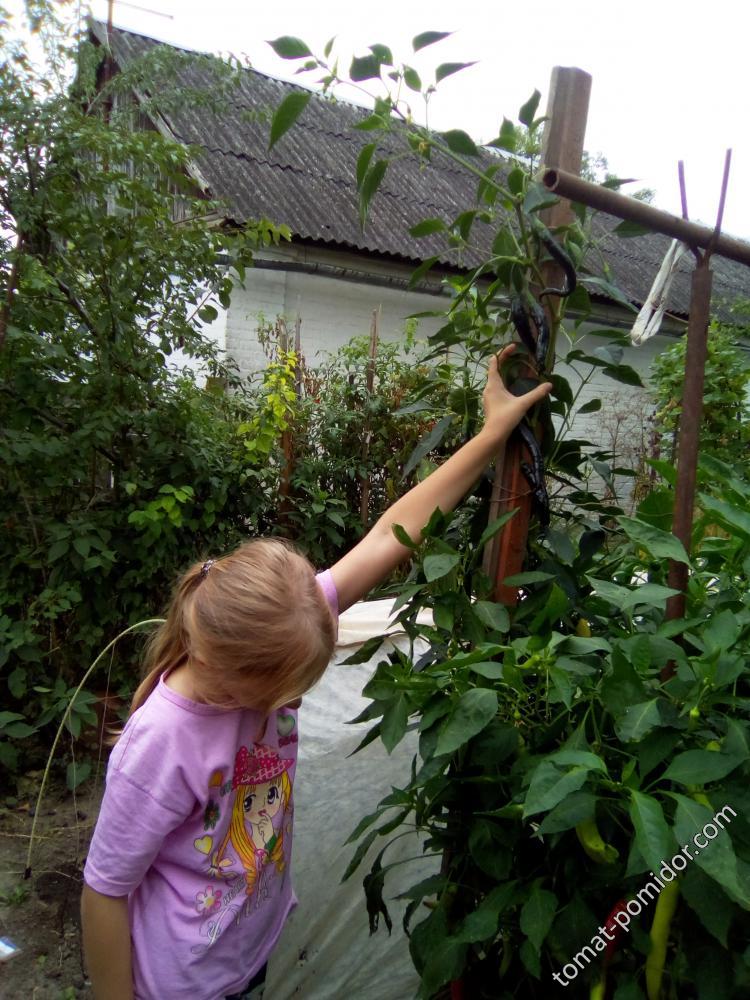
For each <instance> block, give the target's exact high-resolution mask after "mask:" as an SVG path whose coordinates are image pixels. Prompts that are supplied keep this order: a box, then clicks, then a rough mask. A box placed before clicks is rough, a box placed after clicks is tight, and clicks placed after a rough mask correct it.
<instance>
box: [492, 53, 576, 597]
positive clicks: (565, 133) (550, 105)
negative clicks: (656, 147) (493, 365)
mask: <svg viewBox="0 0 750 1000" xmlns="http://www.w3.org/2000/svg"><path fill="white" fill-rule="evenodd" d="M590 94H591V77H590V75H589V74H588V73H584V71H583V70H581V69H576V68H569V67H563V66H556V67H555V68H554V69H553V70H552V79H551V82H550V93H549V100H548V102H547V119H548V120H547V124H546V126H545V130H544V138H543V142H542V156H543V159H544V162H545V163H546V164H547V165H554V166H556V167H559V168H560V169H562V170H566V171H568V172H569V173H576V174H577V173H579V172H580V169H581V159H582V156H583V139H584V134H585V132H586V119H587V116H588V106H589V97H590ZM572 214H573V213H572V209H571V207H570V202H568V201H560V202H559V203H558V204H557V205H554V206H553V207H552V208H550V209H548V210H547V211H546V212H545V213H544V215H543V220H544V223H545V225H546V226H547V227H548V228H550V229H554V228H555V227H557V226H564V225H567V224H568V223H569V222H570V221H571V219H572ZM543 273H544V279H545V284H547V285H555V284H559V283H560V277H561V275H560V272H559V268H558V266H557V265H556V264H554V262H550V263H548V264H546V265H545V267H544V271H543ZM539 291H541V289H539ZM544 309H545V312H547V318H548V321H549V322H550V323H555V322H556V318H555V317H553V316H552V315H551V314H550V312H549V310H550V303H549V297H547V298H546V299H545V301H544ZM552 329H554V326H552ZM521 374H522V375H524V376H529V377H535V376H536V371H535V370H534V369H532V368H531V367H527V368H526V369H525V370H524V371H522V372H521ZM525 455H526V451H525V449H524V448H523V446H522V445H521V443H520V441H519V440H518V438H517V437H515V436H514V437H512V438H511V439H510V440H509V441H508V442H507V444H506V446H505V449H504V452H503V453H501V454H500V455H498V456H497V459H496V462H495V469H496V472H495V485H494V488H493V493H492V499H491V501H490V519H495V518H497V517H498V516H500V515H501V514H503V513H504V512H505V511H507V510H512V509H513V508H514V507H518V508H519V511H518V513H517V514H516V516H515V517H514V518H513V519H512V520H511V521H510V522H509V524H508V526H507V527H506V528H504V529H503V531H502V532H501V533H500V535H499V536H498V537H497V538H496V542H495V544H494V545H493V546H492V548H490V551H489V553H485V562H484V565H485V567H487V566H489V567H490V571H489V575H490V576H491V577H492V579H493V580H494V581H495V590H494V594H495V600H496V601H499V602H501V603H502V604H506V605H509V606H512V605H515V603H516V602H517V600H518V588H516V587H507V586H505V584H504V583H503V580H504V579H505V578H506V577H508V576H513V575H514V574H516V573H520V572H521V570H522V568H523V562H524V558H525V556H526V548H527V543H528V534H529V521H530V518H531V493H530V490H529V486H528V484H527V482H526V479H525V478H524V475H523V473H522V472H521V462H522V461H523V460H524V456H525ZM525 460H526V461H529V460H530V456H526V459H525Z"/></svg>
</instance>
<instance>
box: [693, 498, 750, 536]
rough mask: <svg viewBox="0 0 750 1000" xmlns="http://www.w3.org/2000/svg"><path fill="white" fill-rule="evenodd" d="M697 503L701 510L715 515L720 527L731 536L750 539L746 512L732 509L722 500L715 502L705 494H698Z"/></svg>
mask: <svg viewBox="0 0 750 1000" xmlns="http://www.w3.org/2000/svg"><path fill="white" fill-rule="evenodd" d="M699 502H700V506H701V507H702V508H703V510H705V511H710V512H711V513H712V514H714V515H716V518H717V520H718V523H719V524H720V525H721V526H722V527H725V528H727V529H728V530H729V531H730V532H731V533H732V534H738V535H740V536H741V537H742V538H745V539H750V514H749V513H748V512H747V511H745V510H741V509H740V508H739V507H733V506H732V505H731V504H729V503H725V502H724V501H723V500H716V499H715V498H714V497H710V496H708V495H707V494H705V493H701V494H700V497H699Z"/></svg>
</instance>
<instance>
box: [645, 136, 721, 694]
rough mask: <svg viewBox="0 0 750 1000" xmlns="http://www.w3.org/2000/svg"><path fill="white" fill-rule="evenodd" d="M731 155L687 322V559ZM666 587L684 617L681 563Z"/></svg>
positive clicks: (681, 486)
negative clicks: (713, 265) (715, 253)
mask: <svg viewBox="0 0 750 1000" xmlns="http://www.w3.org/2000/svg"><path fill="white" fill-rule="evenodd" d="M731 161H732V151H731V150H730V149H728V150H727V153H726V158H725V160H724V177H723V179H722V184H721V196H720V198H719V211H718V215H717V218H716V228H715V229H714V235H713V239H712V241H711V242H709V245H708V246H707V247H706V250H705V253H704V254H703V256H702V257H701V259H700V260H699V262H698V265H697V267H696V268H695V270H694V271H693V277H692V282H691V287H690V320H689V323H688V332H687V338H688V340H687V353H686V355H685V381H684V383H683V389H682V413H681V415H680V434H679V440H678V445H677V484H676V487H675V499H674V519H673V521H672V532H673V534H674V535H675V536H676V537H677V538H679V540H680V541H681V542H682V544H683V545H684V547H685V551H686V552H687V553H688V555H690V545H691V539H692V530H693V509H694V506H695V482H696V476H697V469H698V449H699V442H700V426H701V417H702V416H703V385H704V381H705V374H706V356H707V353H708V323H709V319H710V312H711V283H712V274H711V269H710V267H709V260H710V257H711V250H712V247H713V246H714V245H716V243H717V242H718V240H719V237H720V235H721V222H722V218H723V216H724V203H725V201H726V197H727V185H728V183H729V167H730V164H731ZM668 583H669V586H670V587H674V589H675V590H679V591H680V593H679V594H676V595H675V596H674V597H670V598H669V599H668V601H667V614H666V618H667V620H668V621H671V620H672V619H674V618H684V617H685V600H686V591H687V586H688V566H687V564H686V563H678V562H675V560H671V561H670V565H669V578H668ZM674 672H675V667H674V664H673V663H668V664H667V665H666V666H665V667H664V669H663V670H662V674H661V676H662V680H668V679H669V678H670V677H672V675H673V674H674Z"/></svg>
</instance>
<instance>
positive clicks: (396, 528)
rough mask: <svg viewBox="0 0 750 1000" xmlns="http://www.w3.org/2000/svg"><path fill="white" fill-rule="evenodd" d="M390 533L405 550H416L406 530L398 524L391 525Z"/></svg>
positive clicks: (416, 546)
mask: <svg viewBox="0 0 750 1000" xmlns="http://www.w3.org/2000/svg"><path fill="white" fill-rule="evenodd" d="M391 531H392V532H393V534H394V535H395V536H396V538H397V539H398V541H399V542H401V544H402V545H405V546H406V547H407V549H418V548H419V546H418V545H417V543H416V542H415V541H414V540H413V539H412V538H411V537H410V536H409V534H408V532H407V531H406V529H405V528H404V527H403V526H402V525H400V524H392V525H391Z"/></svg>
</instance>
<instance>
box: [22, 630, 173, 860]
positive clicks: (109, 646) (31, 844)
mask: <svg viewBox="0 0 750 1000" xmlns="http://www.w3.org/2000/svg"><path fill="white" fill-rule="evenodd" d="M163 622H164V619H163V618H146V619H145V620H144V621H142V622H136V623H135V625H130V626H129V627H128V628H126V629H125V630H124V631H122V632H120V634H119V635H116V636H115V637H114V639H113V640H112V641H111V642H110V643H108V644H107V645H106V646H105V647H104V649H103V650H102V651H101V653H99V655H98V656H97V658H96V659H95V660H94V662H93V663H92V664H91V666H90V667H89V668H88V670H87V671H86V673H85V674H84V675H83V677H82V678H81V681H80V683H79V685H78V687H77V688H76V689H75V691H74V692H73V697H72V698H71V699H70V701H69V702H68V707H67V708H66V709H65V712H64V714H63V717H62V719H61V720H60V725H59V726H58V727H57V732H56V733H55V738H54V740H53V741H52V749H51V750H50V752H49V757H48V758H47V764H46V766H45V768H44V774H43V775H42V783H41V785H40V786H39V794H38V795H37V797H36V806H35V807H34V819H33V821H32V823H31V833H30V834H29V851H28V854H27V855H26V868H25V870H24V873H23V877H24V879H29V878H31V853H32V851H33V849H34V835H35V833H36V823H37V820H38V819H39V810H40V808H41V805H42V799H43V798H44V789H45V787H46V785H47V778H48V777H49V769H50V767H51V766H52V760H53V758H54V756H55V750H56V749H57V744H58V743H59V742H60V737H61V736H62V731H63V728H64V727H65V723H66V722H67V721H68V717H69V716H70V711H71V709H72V708H73V705H74V703H75V700H76V698H77V697H78V695H79V694H80V693H81V691H82V690H83V685H84V684H85V683H86V681H87V680H88V679H89V677H90V676H91V674H92V673H93V671H94V668H95V667H96V666H98V664H99V661H100V660H101V659H102V657H103V656H105V655H106V654H107V653H108V652H109V651H110V649H112V647H113V646H114V645H115V643H116V642H118V641H119V640H120V639H122V637H123V636H124V635H127V634H128V633H129V632H135V630H136V629H139V628H141V626H143V625H161V624H162V623H163Z"/></svg>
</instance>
